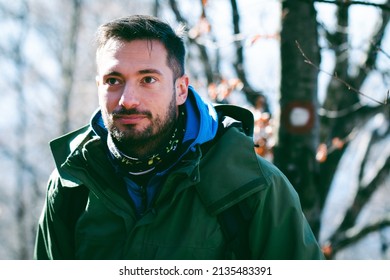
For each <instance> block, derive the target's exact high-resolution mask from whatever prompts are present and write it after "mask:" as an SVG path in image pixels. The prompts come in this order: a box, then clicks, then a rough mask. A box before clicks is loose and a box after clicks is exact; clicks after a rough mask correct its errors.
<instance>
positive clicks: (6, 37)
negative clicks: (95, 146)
mask: <svg viewBox="0 0 390 280" xmlns="http://www.w3.org/2000/svg"><path fill="white" fill-rule="evenodd" d="M129 14H151V15H156V16H158V17H160V18H162V19H165V20H167V21H168V22H169V23H171V24H172V25H173V26H177V25H178V23H179V22H180V23H184V24H185V25H186V28H187V31H188V38H187V39H186V44H187V49H188V57H187V72H188V74H189V75H190V78H191V81H192V84H193V85H194V86H195V88H197V89H198V91H199V92H200V94H201V95H202V96H203V97H204V98H205V99H208V100H211V101H213V102H215V103H230V104H237V105H241V106H244V107H247V108H249V109H250V110H252V112H253V113H254V116H255V119H256V129H255V135H254V142H255V144H256V152H257V153H259V154H260V155H262V156H264V157H265V158H267V159H268V160H270V161H272V162H274V163H275V164H276V165H277V166H278V167H279V168H280V169H281V170H282V171H283V172H284V173H285V174H286V175H287V176H288V178H289V179H290V180H291V182H292V183H293V185H294V187H295V188H296V189H297V192H298V194H299V195H300V198H301V202H302V206H303V209H304V212H305V214H306V216H307V218H308V220H309V222H310V224H311V226H312V228H313V231H314V232H315V234H316V235H317V237H318V239H319V241H320V243H321V246H322V247H323V250H324V252H325V253H326V255H327V257H328V258H329V259H390V249H389V246H390V175H389V174H390V173H389V169H390V162H389V158H390V130H389V128H390V126H389V105H388V101H389V89H390V27H388V22H389V19H390V1H389V0H382V1H379V0H378V1H369V0H367V1H349V0H333V1H332V0H329V1H327V0H318V1H310V0H285V1H282V0H208V1H207V0H180V1H175V0H143V1H135V0H127V1H125V0H98V1H92V0H68V1H59V0H53V1H46V0H14V1H5V0H0V74H1V75H0V100H1V101H0V112H1V117H0V170H1V171H0V172H1V181H0V259H31V258H32V253H33V245H34V238H35V230H36V224H37V221H38V218H39V215H40V211H41V209H42V206H43V200H44V196H45V191H46V182H47V179H48V176H49V174H50V172H51V171H52V169H53V167H54V163H53V160H52V158H51V155H50V151H49V147H48V142H49V141H50V140H51V139H53V138H56V137H58V136H60V135H61V134H63V133H66V132H69V131H71V130H73V129H76V128H77V127H79V126H81V125H84V124H86V123H87V122H88V121H89V118H90V116H91V114H92V113H93V111H94V110H95V109H96V108H97V96H96V85H95V59H94V55H95V54H94V50H95V46H94V41H93V39H94V33H95V31H96V28H97V27H98V26H99V25H100V24H102V23H104V22H106V21H107V20H110V19H113V18H116V17H120V16H125V15H129Z"/></svg>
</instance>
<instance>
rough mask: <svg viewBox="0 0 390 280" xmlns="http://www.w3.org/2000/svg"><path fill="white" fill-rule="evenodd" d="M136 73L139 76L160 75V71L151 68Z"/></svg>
mask: <svg viewBox="0 0 390 280" xmlns="http://www.w3.org/2000/svg"><path fill="white" fill-rule="evenodd" d="M138 73H139V74H158V75H162V72H161V71H160V70H157V69H153V68H150V69H143V70H140V71H138Z"/></svg>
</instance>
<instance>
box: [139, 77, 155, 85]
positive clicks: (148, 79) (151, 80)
mask: <svg viewBox="0 0 390 280" xmlns="http://www.w3.org/2000/svg"><path fill="white" fill-rule="evenodd" d="M156 81H157V80H156V79H155V78H153V77H151V76H147V77H144V78H143V79H142V82H143V83H145V84H153V83H154V82H156Z"/></svg>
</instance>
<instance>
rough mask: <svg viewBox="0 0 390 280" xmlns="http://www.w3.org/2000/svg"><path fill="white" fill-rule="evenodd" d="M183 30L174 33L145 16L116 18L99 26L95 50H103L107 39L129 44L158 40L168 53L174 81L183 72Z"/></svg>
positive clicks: (158, 20)
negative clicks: (131, 42)
mask: <svg viewBox="0 0 390 280" xmlns="http://www.w3.org/2000/svg"><path fill="white" fill-rule="evenodd" d="M183 30H184V28H182V27H181V28H179V29H177V30H176V31H175V30H173V29H172V27H171V26H170V25H169V24H167V23H165V22H163V21H162V20H160V19H158V18H156V17H152V16H147V15H132V16H128V17H123V18H118V19H115V20H113V21H110V22H107V23H105V24H103V25H101V26H100V27H99V28H98V30H97V33H96V43H97V50H100V49H101V48H103V47H104V46H105V45H106V43H107V42H108V40H109V39H116V40H119V41H125V42H130V41H133V40H158V41H159V42H161V43H162V44H163V45H164V46H165V48H166V50H167V53H168V56H167V63H168V66H169V67H170V68H171V69H172V71H173V74H174V77H175V79H176V78H178V77H181V76H182V75H183V74H184V72H185V70H184V61H185V55H186V53H185V46H184V42H183V38H182V36H183Z"/></svg>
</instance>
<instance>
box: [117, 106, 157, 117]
mask: <svg viewBox="0 0 390 280" xmlns="http://www.w3.org/2000/svg"><path fill="white" fill-rule="evenodd" d="M111 114H112V116H113V117H114V118H115V117H120V116H123V115H126V116H128V115H146V116H148V117H152V113H150V112H149V111H140V110H137V109H136V108H132V109H126V108H120V109H118V110H115V111H113V112H112V113H111Z"/></svg>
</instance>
